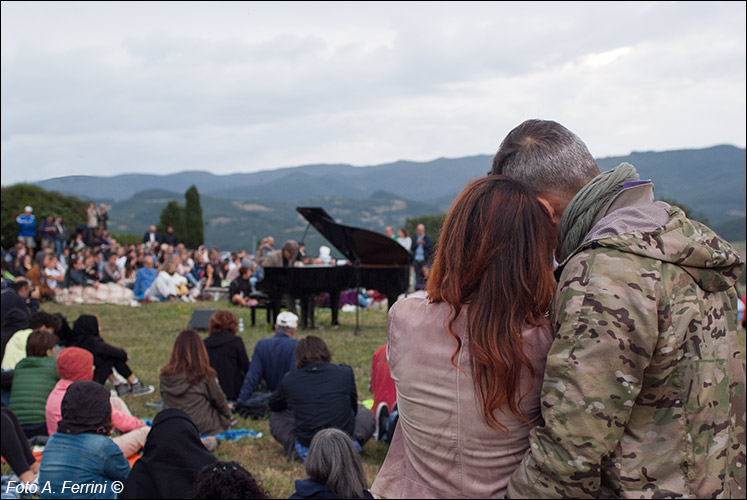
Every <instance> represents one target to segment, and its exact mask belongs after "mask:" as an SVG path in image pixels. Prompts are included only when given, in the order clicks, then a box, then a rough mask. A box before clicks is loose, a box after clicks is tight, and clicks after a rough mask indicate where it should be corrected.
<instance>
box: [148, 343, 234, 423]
mask: <svg viewBox="0 0 747 500" xmlns="http://www.w3.org/2000/svg"><path fill="white" fill-rule="evenodd" d="M160 388H161V397H162V398H163V407H164V409H166V408H178V409H180V410H183V411H184V412H186V413H187V414H188V415H189V416H190V418H191V419H192V422H194V424H195V426H197V430H198V431H199V432H200V434H201V435H203V434H220V433H223V432H226V430H228V428H229V427H231V426H232V425H233V424H234V423H235V421H234V420H233V419H232V418H231V411H230V410H229V408H228V401H227V400H226V395H225V394H224V393H223V389H221V388H220V384H219V383H218V376H217V374H216V372H215V370H214V369H213V368H212V367H211V366H210V358H209V357H208V353H207V350H206V349H205V344H203V343H202V339H201V338H200V334H198V333H197V332H196V331H195V330H182V332H181V333H179V335H178V336H177V337H176V341H175V342H174V349H173V350H172V351H171V357H170V358H169V362H168V363H167V364H166V366H164V367H163V368H162V369H161V383H160Z"/></svg>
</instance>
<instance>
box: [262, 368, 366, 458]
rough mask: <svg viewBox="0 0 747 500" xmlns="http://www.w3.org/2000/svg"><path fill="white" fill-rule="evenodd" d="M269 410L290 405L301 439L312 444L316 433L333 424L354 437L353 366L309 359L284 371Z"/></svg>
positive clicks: (356, 397) (355, 399)
mask: <svg viewBox="0 0 747 500" xmlns="http://www.w3.org/2000/svg"><path fill="white" fill-rule="evenodd" d="M269 406H270V410H272V411H283V410H285V409H286V408H290V409H291V411H293V416H294V417H295V421H296V435H297V436H298V441H299V442H300V443H301V444H302V445H304V446H309V444H311V439H312V438H313V437H314V435H315V434H316V433H317V432H319V431H320V430H322V429H328V428H330V427H334V428H336V429H340V430H342V431H345V432H347V433H348V435H349V436H350V437H351V439H355V438H353V432H354V431H355V414H356V412H357V411H358V390H357V389H356V388H355V377H354V375H353V369H352V368H350V367H349V366H346V365H336V364H334V363H310V364H308V365H306V366H304V367H303V368H299V369H296V370H294V371H290V372H288V373H286V374H285V376H284V377H283V380H282V381H281V382H280V387H278V390H277V391H275V392H274V393H273V394H272V396H271V397H270V401H269Z"/></svg>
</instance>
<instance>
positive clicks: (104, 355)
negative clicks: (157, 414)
mask: <svg viewBox="0 0 747 500" xmlns="http://www.w3.org/2000/svg"><path fill="white" fill-rule="evenodd" d="M100 332H101V326H100V325H99V319H98V318H97V317H96V316H93V315H90V314H81V315H80V316H79V317H78V319H76V320H75V323H74V324H73V338H72V341H71V345H73V346H75V347H81V348H83V349H85V350H87V351H88V352H90V353H91V354H93V358H94V365H95V367H96V370H95V371H94V373H93V380H94V382H98V383H99V384H101V385H104V384H105V383H106V381H107V380H109V382H111V384H112V386H113V387H114V389H116V391H117V394H118V395H119V396H120V397H124V396H126V395H128V394H134V395H136V396H142V395H145V394H150V393H151V392H153V391H154V388H153V386H152V385H147V386H146V385H144V384H143V383H142V382H141V381H140V379H139V378H138V377H137V376H135V374H134V373H132V370H131V369H130V367H129V366H128V365H127V360H128V359H129V356H128V355H127V352H126V351H125V350H124V349H120V348H119V347H114V346H112V345H109V344H107V343H106V342H105V341H104V339H103V338H101V335H100ZM112 368H114V369H116V370H117V373H119V374H120V375H121V376H122V377H124V378H125V379H126V380H127V382H128V384H125V383H124V382H121V381H120V380H119V379H118V378H117V376H116V375H114V373H113V372H112Z"/></svg>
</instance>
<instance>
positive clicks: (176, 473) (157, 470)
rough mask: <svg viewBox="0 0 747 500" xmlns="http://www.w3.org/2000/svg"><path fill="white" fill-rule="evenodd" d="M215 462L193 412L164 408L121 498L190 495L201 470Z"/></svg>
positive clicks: (155, 421)
mask: <svg viewBox="0 0 747 500" xmlns="http://www.w3.org/2000/svg"><path fill="white" fill-rule="evenodd" d="M215 462H216V458H215V456H213V454H212V453H210V452H209V451H208V450H207V449H206V448H205V446H204V445H203V444H202V441H200V433H199V432H198V431H197V427H195V424H194V422H192V419H190V418H189V415H187V414H186V413H185V412H183V411H182V410H179V409H176V408H169V409H166V410H161V411H160V412H159V413H158V415H156V418H154V419H153V426H152V427H151V430H150V434H149V435H148V440H147V441H146V442H145V447H144V448H143V456H142V457H141V458H140V459H139V460H138V461H137V462H135V464H134V465H133V466H132V472H131V473H130V476H129V477H128V478H127V482H126V483H125V485H124V490H123V491H122V493H121V494H120V495H119V498H143V499H146V498H155V499H161V498H187V495H188V493H189V491H190V489H191V488H192V485H193V484H194V482H195V479H196V477H197V474H198V472H199V471H200V470H201V469H202V468H203V467H205V466H208V465H210V466H212V465H213V464H215ZM212 498H222V496H220V495H217V494H214V495H213V497H212Z"/></svg>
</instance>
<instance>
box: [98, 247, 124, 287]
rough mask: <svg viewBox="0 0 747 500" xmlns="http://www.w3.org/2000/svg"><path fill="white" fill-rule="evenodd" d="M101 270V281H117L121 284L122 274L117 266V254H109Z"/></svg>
mask: <svg viewBox="0 0 747 500" xmlns="http://www.w3.org/2000/svg"><path fill="white" fill-rule="evenodd" d="M101 270H102V272H101V274H102V277H101V282H102V283H117V284H118V285H121V284H122V274H121V273H120V271H119V266H117V254H115V253H111V254H109V258H108V259H106V262H104V266H103V267H102V268H101Z"/></svg>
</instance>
